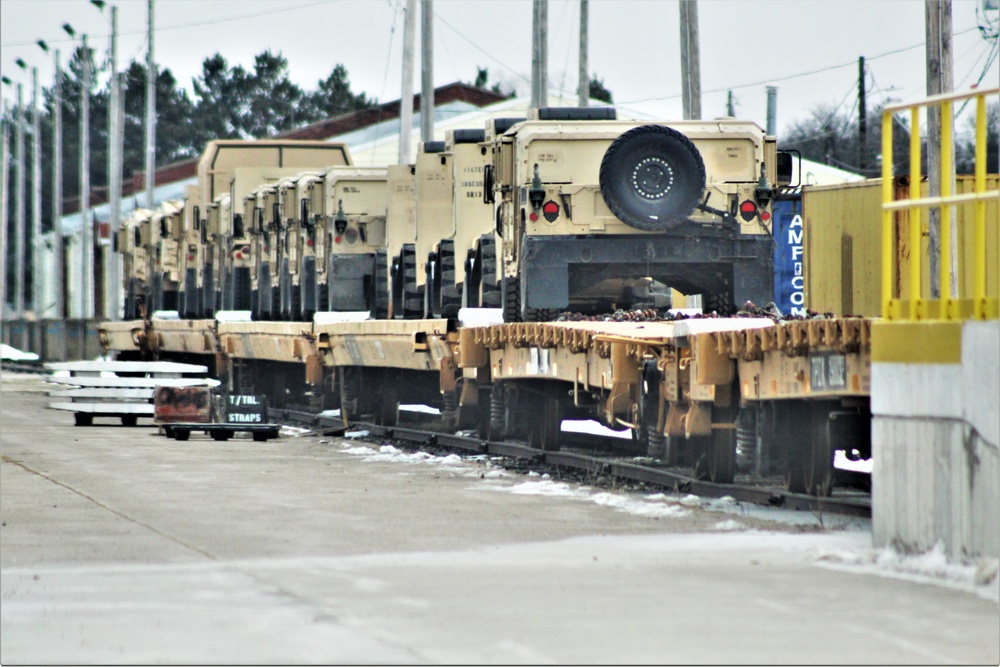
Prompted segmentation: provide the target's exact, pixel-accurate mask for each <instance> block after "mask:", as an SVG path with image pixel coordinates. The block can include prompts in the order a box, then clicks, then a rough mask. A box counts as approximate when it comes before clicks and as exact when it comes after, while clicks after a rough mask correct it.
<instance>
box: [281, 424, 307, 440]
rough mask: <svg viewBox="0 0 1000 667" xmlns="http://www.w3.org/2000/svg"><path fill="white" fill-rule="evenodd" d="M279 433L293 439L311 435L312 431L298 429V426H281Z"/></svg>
mask: <svg viewBox="0 0 1000 667" xmlns="http://www.w3.org/2000/svg"><path fill="white" fill-rule="evenodd" d="M281 432H282V433H284V434H285V435H288V436H291V437H293V438H298V437H300V436H303V435H306V434H307V433H311V432H312V431H311V430H310V429H308V428H299V427H298V426H287V425H282V427H281Z"/></svg>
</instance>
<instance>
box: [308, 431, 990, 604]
mask: <svg viewBox="0 0 1000 667" xmlns="http://www.w3.org/2000/svg"><path fill="white" fill-rule="evenodd" d="M352 435H353V436H354V437H364V436H367V435H368V433H367V432H366V431H356V432H352V433H348V434H347V436H348V437H350V436H352ZM328 442H330V441H329V440H320V443H328ZM339 451H340V452H341V453H343V454H347V455H351V456H360V457H364V458H363V460H365V461H371V462H381V463H399V464H403V465H422V466H428V467H433V468H437V469H439V470H442V471H446V472H449V473H451V474H454V475H461V476H463V477H469V478H476V479H481V480H484V481H485V485H483V486H477V487H476V489H477V490H479V489H481V490H485V491H490V492H499V493H511V494H515V495H537V496H547V497H553V498H565V499H569V500H574V501H579V502H590V503H594V504H596V505H600V506H602V507H608V508H610V509H613V510H614V511H617V512H624V513H627V514H631V515H636V516H646V517H650V518H657V519H661V518H671V517H683V516H688V515H690V514H691V512H692V511H694V510H695V509H700V510H703V511H708V512H717V513H719V514H721V515H728V516H726V518H720V520H719V521H718V522H716V523H715V524H714V525H713V530H712V531H710V532H708V533H706V534H700V535H692V536H691V539H692V540H694V541H695V542H698V543H700V542H701V541H704V540H709V541H710V542H709V543H708V544H707V545H705V546H707V547H708V548H718V547H722V548H725V547H724V546H723V545H724V544H731V543H733V541H732V539H727V540H725V541H724V542H720V541H719V539H720V538H721V537H722V536H723V535H727V536H734V535H742V536H744V537H743V538H740V539H738V540H737V542H738V543H739V544H741V545H749V546H752V547H754V548H759V547H765V548H777V549H782V550H785V549H790V548H793V549H795V550H802V549H805V550H806V551H807V552H808V555H809V557H810V559H811V560H812V561H813V562H814V563H815V564H816V565H817V566H820V567H828V568H832V569H840V570H845V571H852V572H858V573H868V574H876V575H879V576H887V577H893V578H898V579H906V580H910V581H914V582H921V583H930V584H936V585H941V586H946V587H949V588H955V589H958V590H963V591H970V592H973V593H975V594H976V595H979V596H981V597H984V598H985V599H989V600H993V601H995V602H997V603H998V604H1000V576H998V571H1000V563H998V561H997V560H996V559H980V561H978V562H975V563H954V562H948V560H947V558H946V557H945V554H944V551H943V549H941V548H940V546H939V547H937V548H935V549H934V550H932V551H930V552H928V553H925V554H913V555H905V554H900V553H898V552H896V551H894V550H892V549H888V548H887V549H874V548H873V547H872V542H871V521H870V520H868V519H859V518H856V517H845V516H841V515H836V514H825V515H824V514H820V513H815V512H796V511H791V510H783V509H779V508H771V507H763V506H759V505H754V504H747V503H740V502H738V501H737V500H735V499H734V498H732V497H731V496H725V497H722V498H702V497H700V496H696V495H694V494H687V495H677V494H670V493H618V492H612V491H605V490H600V489H594V488H592V487H589V486H586V485H582V484H576V483H572V482H562V481H557V480H553V479H552V478H551V477H550V476H549V475H548V474H542V473H538V472H535V471H531V472H528V473H527V474H526V475H519V474H517V473H510V472H507V471H505V470H503V469H502V468H501V467H499V465H498V464H497V463H494V461H498V460H499V459H500V458H501V457H490V456H487V455H474V456H461V455H458V454H448V455H445V456H437V455H434V454H430V453H428V452H422V451H417V452H406V451H403V450H401V449H399V448H397V447H395V446H393V445H381V446H376V445H367V444H357V443H350V442H341V443H340V450H339ZM749 519H759V520H766V521H772V522H774V523H776V524H778V525H785V526H788V528H789V530H787V531H785V530H780V529H779V530H773V531H772V530H758V529H752V528H750V527H748V526H747V525H746V524H745V523H743V522H741V520H749ZM790 540H791V541H790ZM684 544H685V545H688V546H689V547H690V548H699V547H698V546H697V545H696V544H693V543H691V542H689V541H688V540H685V541H684ZM733 544H735V543H733Z"/></svg>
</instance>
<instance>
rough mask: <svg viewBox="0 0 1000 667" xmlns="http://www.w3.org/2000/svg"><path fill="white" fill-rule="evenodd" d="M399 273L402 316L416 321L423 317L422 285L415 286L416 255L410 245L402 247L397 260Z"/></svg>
mask: <svg viewBox="0 0 1000 667" xmlns="http://www.w3.org/2000/svg"><path fill="white" fill-rule="evenodd" d="M399 272H400V275H401V278H402V282H401V285H402V290H403V294H402V296H403V299H402V301H403V309H402V313H401V314H402V316H403V318H404V319H407V320H416V319H420V318H422V317H423V316H424V291H423V288H424V287H425V286H424V285H421V286H418V285H417V255H416V252H415V248H414V246H413V245H412V244H410V243H407V244H404V245H403V250H402V252H401V254H400V258H399Z"/></svg>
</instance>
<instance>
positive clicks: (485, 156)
mask: <svg viewBox="0 0 1000 667" xmlns="http://www.w3.org/2000/svg"><path fill="white" fill-rule="evenodd" d="M484 139H485V133H484V131H483V130H468V129H462V130H448V131H447V132H446V133H445V140H444V153H442V155H443V156H445V158H446V160H447V161H448V162H449V164H450V166H451V171H452V196H451V198H450V204H451V206H450V208H451V210H450V223H451V224H450V225H448V222H449V220H448V219H445V220H444V225H442V224H441V222H440V221H438V220H432V221H430V225H429V227H428V228H427V230H428V231H429V232H431V233H432V236H435V237H436V238H437V239H438V241H437V244H436V246H435V247H434V248H433V249H432V251H431V255H430V256H429V257H428V258H427V267H428V268H427V272H426V273H427V290H426V294H427V297H428V298H427V316H428V317H432V316H433V317H457V316H458V310H459V308H461V307H462V306H463V305H466V306H469V307H473V308H477V307H497V306H499V305H500V291H499V285H498V283H497V275H496V234H495V232H494V222H493V207H492V206H488V205H486V204H485V202H484V198H483V172H484V170H485V167H486V165H487V164H488V163H489V162H490V159H491V158H490V155H489V151H487V150H486V147H485V146H484V145H483V141H484ZM424 230H425V227H424V225H423V222H422V221H421V233H424ZM434 232H436V234H434ZM432 240H433V239H432ZM467 269H468V271H467ZM484 275H485V276H486V280H483V276H484Z"/></svg>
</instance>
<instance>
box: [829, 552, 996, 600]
mask: <svg viewBox="0 0 1000 667" xmlns="http://www.w3.org/2000/svg"><path fill="white" fill-rule="evenodd" d="M814 559H815V561H816V563H817V564H818V565H821V566H823V567H829V568H831V569H837V570H843V571H850V572H863V573H868V574H877V575H881V576H886V577H891V578H894V579H902V580H905V581H914V582H920V583H928V584H935V585H940V586H945V587H947V588H953V589H957V590H963V591H970V592H973V593H975V594H976V595H979V596H980V597H983V598H985V599H987V600H992V601H994V602H996V603H997V604H1000V576H998V572H1000V561H998V560H997V559H995V558H980V559H978V560H977V561H976V562H971V563H958V562H954V561H949V560H948V557H947V555H946V554H945V551H944V547H943V545H942V544H941V543H940V542H939V543H938V544H936V545H935V546H934V548H933V549H931V550H929V551H926V552H924V553H920V554H902V553H900V552H898V551H896V550H894V549H891V548H885V549H817V550H816V551H815V553H814Z"/></svg>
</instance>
